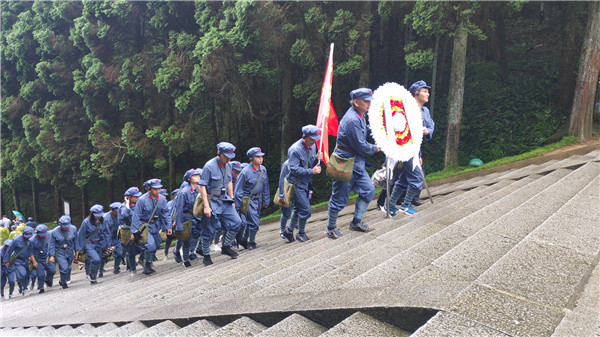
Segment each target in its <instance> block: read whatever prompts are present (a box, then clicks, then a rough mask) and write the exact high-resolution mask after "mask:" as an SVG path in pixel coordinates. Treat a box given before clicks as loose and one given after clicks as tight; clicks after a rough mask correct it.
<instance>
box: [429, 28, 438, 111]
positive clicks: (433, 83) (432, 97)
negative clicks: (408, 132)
mask: <svg viewBox="0 0 600 337" xmlns="http://www.w3.org/2000/svg"><path fill="white" fill-rule="evenodd" d="M439 49H440V36H439V35H436V36H435V46H434V48H433V74H432V75H431V95H430V96H429V114H430V115H431V118H433V110H434V108H435V87H436V82H437V81H436V78H437V64H438V54H439V52H440V50H439Z"/></svg>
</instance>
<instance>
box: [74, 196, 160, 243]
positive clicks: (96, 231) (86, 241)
mask: <svg viewBox="0 0 600 337" xmlns="http://www.w3.org/2000/svg"><path fill="white" fill-rule="evenodd" d="M156 205H157V206H158V203H156ZM154 210H156V207H155V208H154ZM152 215H154V212H152ZM99 230H100V225H98V226H96V230H95V231H94V232H93V233H92V235H90V236H88V237H87V239H85V242H84V243H83V248H85V245H87V243H88V241H90V239H91V238H92V236H94V235H95V234H96V233H98V231H99Z"/></svg>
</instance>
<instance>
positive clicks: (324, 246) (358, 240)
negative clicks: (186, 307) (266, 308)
mask: <svg viewBox="0 0 600 337" xmlns="http://www.w3.org/2000/svg"><path fill="white" fill-rule="evenodd" d="M373 216H374V217H376V218H381V217H382V216H383V214H382V213H377V212H376V211H375V212H370V213H368V214H367V215H366V216H365V219H366V220H365V221H367V222H369V221H370V220H369V218H370V217H373ZM375 232H380V229H379V227H378V228H377V230H376V231H375ZM346 238H347V239H348V241H346ZM321 240H324V241H318V242H316V243H314V244H313V245H309V246H307V247H306V249H305V250H304V251H301V252H298V253H295V254H294V255H293V256H291V257H288V256H287V254H286V256H282V257H279V258H278V260H279V261H282V262H281V263H279V264H276V265H273V266H271V267H269V268H265V269H262V270H260V271H259V272H256V273H254V274H250V275H248V276H246V277H242V278H240V279H238V280H237V281H233V283H227V284H225V285H224V286H223V287H222V288H221V289H215V290H213V291H211V292H210V294H211V295H213V296H214V295H217V296H218V297H217V298H216V300H217V301H223V300H229V299H232V298H233V297H235V296H246V295H250V294H252V293H254V292H257V291H261V290H262V289H263V288H265V287H269V286H271V285H273V284H275V286H277V289H276V290H275V291H274V294H279V293H282V292H283V293H287V290H288V289H290V290H293V289H294V287H293V285H294V283H295V282H296V281H294V280H291V279H290V280H287V279H288V278H289V277H290V276H291V275H297V276H298V277H299V280H298V283H296V285H302V284H304V283H305V281H302V279H303V278H305V277H306V278H308V279H311V278H313V277H316V276H317V274H323V273H326V272H328V271H330V270H332V269H333V268H332V267H331V265H329V264H328V263H327V262H323V261H327V260H328V259H329V258H332V257H335V256H337V255H339V254H343V253H344V252H347V251H348V250H352V249H354V248H355V247H360V246H361V245H362V244H363V243H366V242H370V241H371V240H372V238H371V237H370V234H367V235H365V234H364V233H356V232H352V231H346V235H345V237H344V238H343V239H340V240H330V239H328V238H321ZM286 266H288V267H286ZM315 266H316V267H315ZM315 269H318V270H315ZM305 270H307V271H308V272H306V273H301V274H298V273H299V272H302V271H305ZM311 272H316V273H311ZM284 280H286V282H287V284H289V287H288V286H287V285H283V286H280V285H279V284H277V282H281V281H284ZM264 294H269V293H268V292H267V293H264Z"/></svg>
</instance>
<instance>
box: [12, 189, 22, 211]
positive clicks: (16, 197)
mask: <svg viewBox="0 0 600 337" xmlns="http://www.w3.org/2000/svg"><path fill="white" fill-rule="evenodd" d="M12 196H13V207H14V208H15V211H19V212H21V201H20V200H19V192H17V189H16V188H13V189H12Z"/></svg>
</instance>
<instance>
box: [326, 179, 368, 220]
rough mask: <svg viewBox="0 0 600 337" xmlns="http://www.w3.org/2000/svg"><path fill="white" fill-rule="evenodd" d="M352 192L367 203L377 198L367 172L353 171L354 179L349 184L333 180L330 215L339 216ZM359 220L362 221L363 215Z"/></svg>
mask: <svg viewBox="0 0 600 337" xmlns="http://www.w3.org/2000/svg"><path fill="white" fill-rule="evenodd" d="M350 190H353V191H354V192H356V193H357V194H358V195H359V198H361V199H362V200H363V201H366V202H367V203H369V202H371V200H373V197H374V196H375V186H373V183H372V182H371V178H370V177H369V174H368V173H367V170H364V169H363V170H360V171H356V170H355V171H353V172H352V179H350V181H348V182H344V181H339V180H333V187H332V191H331V198H329V212H330V213H335V214H337V213H339V212H340V211H341V210H342V209H343V208H344V207H346V204H348V198H349V197H350ZM357 215H359V214H355V217H356V216H357ZM359 219H362V214H360V217H359Z"/></svg>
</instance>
